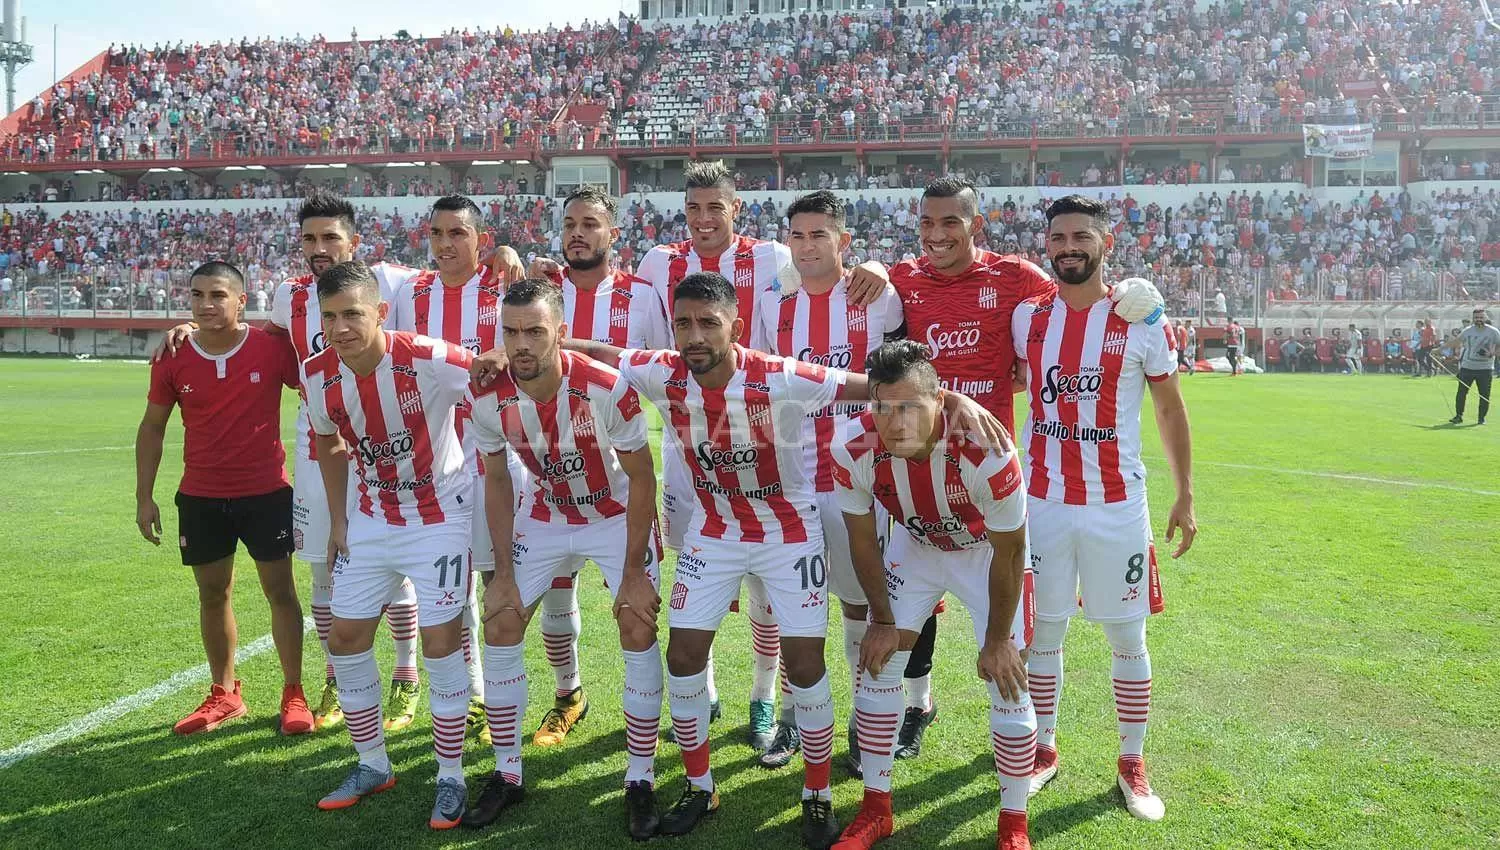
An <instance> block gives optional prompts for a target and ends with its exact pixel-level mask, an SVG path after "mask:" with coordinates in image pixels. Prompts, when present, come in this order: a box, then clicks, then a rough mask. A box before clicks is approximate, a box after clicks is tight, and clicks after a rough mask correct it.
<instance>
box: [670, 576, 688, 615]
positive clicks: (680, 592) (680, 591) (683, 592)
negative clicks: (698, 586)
mask: <svg viewBox="0 0 1500 850" xmlns="http://www.w3.org/2000/svg"><path fill="white" fill-rule="evenodd" d="M687 595H688V586H687V585H685V584H683V583H682V582H680V581H679V582H677V583H676V584H673V585H672V601H671V603H670V604H671V606H672V610H673V611H681V610H682V606H684V605H686V604H687Z"/></svg>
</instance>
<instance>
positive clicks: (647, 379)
mask: <svg viewBox="0 0 1500 850" xmlns="http://www.w3.org/2000/svg"><path fill="white" fill-rule="evenodd" d="M733 356H734V357H735V358H736V359H737V360H736V369H735V373H734V377H732V378H730V380H729V383H728V384H727V385H726V386H724V387H722V388H719V389H704V388H703V387H701V386H699V384H698V380H697V378H695V377H694V376H693V375H692V373H691V372H689V371H688V368H687V364H686V362H685V361H684V360H683V358H682V355H680V354H678V353H677V352H675V351H634V350H632V351H626V352H625V353H623V354H622V355H620V373H621V374H622V375H624V376H625V379H626V380H627V381H629V382H630V385H631V386H632V387H635V389H636V390H637V391H638V392H640V394H641V395H643V396H645V397H646V399H647V400H648V401H650V402H651V403H652V404H654V405H655V406H656V408H657V410H659V411H660V412H661V416H662V421H663V423H664V425H665V429H666V430H667V431H669V432H670V433H671V434H672V435H673V441H672V442H670V443H664V447H663V449H662V451H663V452H669V451H674V452H676V453H677V454H678V456H679V461H678V462H680V463H683V464H685V465H686V467H687V468H688V470H689V471H690V472H691V475H692V482H693V492H694V494H695V495H694V499H695V501H696V503H697V506H696V509H695V510H694V511H693V526H692V527H693V528H694V529H696V530H697V531H698V532H699V533H701V534H702V535H703V536H704V537H708V538H712V539H716V540H728V541H737V542H741V543H803V542H807V541H809V540H817V539H820V538H821V536H822V533H823V532H822V526H821V525H820V524H819V522H818V521H817V515H816V513H815V510H816V508H815V505H816V501H815V496H814V493H813V488H812V478H811V474H810V473H811V470H810V469H808V468H807V466H806V464H805V463H804V462H803V459H802V446H801V433H802V419H803V417H805V416H807V414H809V413H812V412H813V411H815V410H821V409H822V408H824V407H827V406H828V405H829V404H830V403H831V402H832V401H833V399H834V397H835V396H836V395H837V394H838V389H839V387H840V386H841V385H842V384H843V382H844V373H843V372H840V371H838V370H835V369H827V368H824V367H822V366H819V365H817V364H814V363H799V362H797V361H796V360H792V359H790V358H786V357H775V356H773V355H769V354H763V353H761V352H759V351H751V350H750V349H747V348H744V347H743V346H738V345H736V346H735V347H734V355H733ZM681 498H687V494H682V496H681Z"/></svg>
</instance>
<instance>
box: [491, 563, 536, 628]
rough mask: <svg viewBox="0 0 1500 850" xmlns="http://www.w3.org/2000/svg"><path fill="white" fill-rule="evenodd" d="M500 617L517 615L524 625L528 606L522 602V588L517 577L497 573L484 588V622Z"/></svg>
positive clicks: (517, 618)
mask: <svg viewBox="0 0 1500 850" xmlns="http://www.w3.org/2000/svg"><path fill="white" fill-rule="evenodd" d="M500 617H515V618H516V620H518V621H520V623H521V624H522V625H523V626H524V625H525V623H526V620H527V617H526V606H525V605H523V604H522V603H521V588H520V587H518V586H517V585H516V580H515V577H514V576H512V577H505V576H501V575H496V576H495V578H494V579H493V580H491V581H490V584H489V586H488V587H486V588H485V589H484V622H485V623H489V622H490V621H491V620H494V619H496V618H500Z"/></svg>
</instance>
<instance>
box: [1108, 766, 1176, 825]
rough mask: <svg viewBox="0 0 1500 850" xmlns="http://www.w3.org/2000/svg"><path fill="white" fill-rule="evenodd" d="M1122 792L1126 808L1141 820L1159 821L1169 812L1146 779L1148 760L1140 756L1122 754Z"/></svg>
mask: <svg viewBox="0 0 1500 850" xmlns="http://www.w3.org/2000/svg"><path fill="white" fill-rule="evenodd" d="M1119 766H1120V775H1119V777H1118V782H1119V785H1120V792H1121V793H1123V794H1124V795H1125V808H1126V809H1128V810H1129V811H1130V813H1131V814H1132V815H1134V816H1136V817H1138V818H1140V819H1141V820H1147V821H1158V820H1161V819H1162V818H1163V817H1165V816H1166V814H1167V807H1166V804H1164V803H1163V802H1162V801H1161V798H1160V797H1158V796H1156V792H1154V791H1152V790H1151V783H1150V781H1149V780H1147V779H1146V761H1145V759H1142V758H1141V757H1140V756H1120V762H1119Z"/></svg>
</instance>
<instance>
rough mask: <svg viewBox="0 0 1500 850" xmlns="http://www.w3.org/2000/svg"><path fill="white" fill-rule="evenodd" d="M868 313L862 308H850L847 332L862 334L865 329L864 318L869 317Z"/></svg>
mask: <svg viewBox="0 0 1500 850" xmlns="http://www.w3.org/2000/svg"><path fill="white" fill-rule="evenodd" d="M869 312H870V311H869V310H866V309H865V308H863V307H850V308H849V330H851V331H859V332H861V333H863V332H864V329H865V322H866V321H867V319H866V316H868V315H869Z"/></svg>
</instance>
